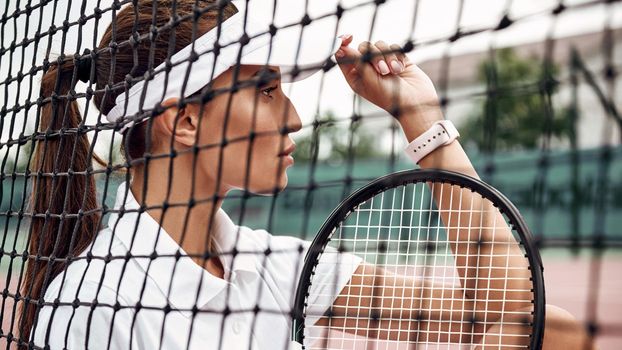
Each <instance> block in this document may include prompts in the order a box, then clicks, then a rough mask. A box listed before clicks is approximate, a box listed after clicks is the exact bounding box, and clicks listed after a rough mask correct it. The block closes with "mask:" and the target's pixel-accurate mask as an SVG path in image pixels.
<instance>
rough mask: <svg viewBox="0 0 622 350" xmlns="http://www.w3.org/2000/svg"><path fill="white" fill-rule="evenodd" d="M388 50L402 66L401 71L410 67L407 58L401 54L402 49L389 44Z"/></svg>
mask: <svg viewBox="0 0 622 350" xmlns="http://www.w3.org/2000/svg"><path fill="white" fill-rule="evenodd" d="M390 48H391V51H393V52H394V54H395V56H396V57H397V59H398V60H399V61H400V63H401V64H402V70H403V69H406V67H408V66H409V65H410V60H409V59H408V56H407V55H406V54H405V53H403V52H402V47H401V46H399V45H398V44H391V46H390Z"/></svg>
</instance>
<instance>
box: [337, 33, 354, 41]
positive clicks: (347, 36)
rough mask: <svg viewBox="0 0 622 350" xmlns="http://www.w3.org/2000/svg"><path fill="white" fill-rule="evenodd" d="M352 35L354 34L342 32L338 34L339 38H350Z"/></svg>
mask: <svg viewBox="0 0 622 350" xmlns="http://www.w3.org/2000/svg"><path fill="white" fill-rule="evenodd" d="M351 37H352V34H341V35H340V36H338V38H341V39H342V40H348V39H350V38H351Z"/></svg>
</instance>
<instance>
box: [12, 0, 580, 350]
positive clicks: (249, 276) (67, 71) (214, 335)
mask: <svg viewBox="0 0 622 350" xmlns="http://www.w3.org/2000/svg"><path fill="white" fill-rule="evenodd" d="M207 3H208V4H209V5H213V6H212V8H211V9H210V10H209V11H205V12H203V13H200V16H198V20H197V25H196V27H195V26H193V24H192V20H191V18H192V17H193V16H194V15H196V12H194V11H193V4H194V1H191V0H184V1H176V2H174V3H169V1H158V2H157V8H156V6H154V5H156V3H152V2H151V1H138V2H137V3H136V5H135V6H136V7H135V8H134V7H133V6H132V5H128V6H127V7H125V8H123V9H121V10H120V11H119V12H118V13H117V14H116V27H115V30H114V31H113V30H112V27H109V28H108V29H107V30H106V32H105V33H104V36H103V38H102V40H101V42H100V44H99V49H104V48H111V49H110V50H102V51H101V52H100V53H98V54H97V60H96V61H95V62H96V64H95V65H94V66H91V67H90V70H88V73H90V74H85V73H84V69H80V67H75V66H74V63H73V62H72V61H71V60H66V62H63V63H62V64H60V61H59V62H58V63H51V64H50V65H49V67H48V68H49V69H48V70H47V71H46V72H45V74H44V76H43V80H42V87H41V89H42V96H43V97H44V98H48V99H47V100H45V101H44V104H43V105H42V109H41V127H40V130H41V131H48V130H49V131H50V133H48V134H46V138H45V139H44V140H43V141H41V142H39V143H38V145H37V149H36V155H35V160H34V162H33V164H35V167H36V171H40V172H41V173H47V174H55V175H56V176H52V177H41V178H37V180H36V182H35V186H34V190H33V197H32V204H33V210H34V212H35V213H38V214H40V215H35V216H33V223H32V228H33V229H32V232H31V237H30V246H29V251H30V252H31V254H33V255H35V257H34V258H32V259H29V260H28V262H27V271H26V275H25V276H26V278H25V280H24V281H25V282H24V284H23V286H22V290H21V295H23V296H24V297H23V303H21V309H22V316H21V320H20V343H19V344H20V345H21V346H26V345H36V346H42V347H43V346H45V345H48V346H49V347H50V348H52V349H56V348H69V349H74V348H111V349H125V348H139V349H153V348H164V349H182V348H209V349H211V348H222V349H237V348H239V349H248V348H253V349H267V348H269V349H285V348H287V347H288V346H289V345H290V344H289V334H290V332H289V327H290V326H291V325H290V317H289V312H290V311H291V305H292V303H293V293H294V291H295V283H296V281H297V279H296V278H295V276H296V275H295V274H296V273H298V271H299V270H298V268H299V267H300V266H299V264H300V262H301V260H302V257H303V256H304V253H305V249H306V248H307V247H308V242H305V241H302V240H300V239H297V238H293V237H277V236H274V237H273V236H272V235H270V234H269V233H268V232H266V231H264V230H251V229H249V228H246V227H240V226H237V225H235V224H234V223H233V222H232V221H231V220H230V219H229V217H228V216H227V214H226V213H225V212H224V211H223V210H222V209H221V208H220V206H221V203H222V200H223V198H224V197H225V195H226V194H227V192H228V191H230V190H232V189H247V190H248V191H250V192H253V193H262V194H271V193H275V192H278V191H281V190H282V189H283V188H284V187H285V186H286V184H287V174H286V172H285V170H286V168H287V167H289V166H290V165H291V164H292V158H291V157H290V156H289V155H290V154H291V152H293V150H294V147H295V146H294V143H293V142H292V141H291V139H290V138H289V133H291V132H295V131H297V130H299V129H300V128H301V122H300V118H299V117H298V115H297V112H296V109H295V108H294V106H293V105H292V104H291V102H290V101H289V99H288V98H287V97H286V96H285V95H284V94H283V91H282V90H281V86H280V83H281V82H282V81H281V80H279V74H281V73H282V70H281V68H282V67H279V66H269V67H268V68H269V69H270V72H268V73H266V71H265V70H264V69H263V67H262V66H261V65H252V64H242V65H236V66H232V67H230V68H228V69H227V70H225V71H223V72H221V73H220V74H215V75H214V76H212V77H210V76H209V75H208V76H206V77H205V78H204V83H203V84H205V85H206V88H204V89H201V90H198V91H196V90H195V91H196V92H195V93H194V94H192V95H191V96H189V97H188V98H187V100H186V101H180V100H179V99H178V98H175V97H171V98H167V99H164V100H163V101H162V105H163V106H165V108H163V109H161V110H158V111H157V113H154V115H153V117H152V118H148V121H147V122H144V121H143V122H141V121H140V120H132V121H131V122H129V123H125V124H123V125H122V128H121V130H123V142H122V149H123V151H124V153H125V157H126V159H127V161H128V168H129V172H128V173H127V177H126V181H125V182H124V183H122V184H121V185H120V186H119V188H118V191H117V197H116V203H115V206H114V208H112V209H106V208H104V210H107V212H110V218H109V221H108V226H107V227H104V228H101V227H100V226H101V221H102V208H101V207H100V205H99V204H98V203H97V197H96V192H95V187H94V181H93V178H92V176H91V174H92V172H90V170H91V155H92V149H91V148H90V147H91V146H90V145H89V142H88V140H87V138H86V135H85V133H84V130H83V128H82V127H81V125H82V120H81V116H80V114H79V111H78V108H77V106H76V104H75V101H73V100H74V99H75V98H73V97H72V96H75V95H73V94H72V93H71V92H72V91H73V86H74V84H75V80H76V78H80V79H81V80H85V81H90V83H91V84H93V85H94V86H95V88H96V89H95V91H94V92H93V91H92V90H89V92H87V94H86V98H87V99H90V98H91V97H92V98H93V99H94V101H95V105H96V106H97V107H98V109H99V110H100V111H101V112H102V113H103V114H106V115H108V117H110V116H111V115H118V116H122V115H123V114H124V113H122V112H119V108H121V110H125V109H129V108H133V107H132V104H131V103H126V104H125V105H123V104H120V103H119V101H122V99H121V100H119V98H118V96H122V95H123V94H125V93H126V91H125V90H124V89H115V86H113V85H112V84H109V83H110V82H111V83H118V82H123V81H127V80H126V79H127V77H128V76H131V77H141V76H142V75H143V74H144V73H145V72H147V70H148V69H149V67H155V66H157V65H159V64H161V63H162V62H164V61H165V59H166V58H167V57H168V55H169V54H170V53H169V52H168V50H169V49H168V47H169V43H174V51H175V52H181V50H183V49H184V48H187V47H189V46H190V45H192V43H193V40H194V38H197V37H201V36H202V35H203V34H206V33H210V32H212V29H215V28H217V27H218V23H219V21H220V22H221V23H225V24H226V23H227V22H228V19H229V18H232V17H233V16H234V14H235V13H236V12H238V10H239V9H236V7H235V6H234V5H233V4H231V3H227V2H216V1H207ZM219 4H223V5H224V7H223V8H222V9H219V6H218V5H219ZM173 5H174V6H173ZM207 7H208V6H205V8H207ZM173 8H175V10H172V9H173ZM154 9H155V15H154V12H153V11H154ZM172 11H175V13H176V16H178V17H177V18H186V20H180V21H179V23H178V25H177V26H176V28H175V33H174V37H172V33H171V31H170V26H168V27H167V23H169V21H170V18H172V17H173V13H172ZM223 21H224V22H223ZM223 25H224V24H223ZM137 28H139V29H143V28H164V30H161V31H158V32H157V37H156V39H155V45H153V46H152V45H150V41H149V40H145V41H142V42H141V41H140V40H138V39H136V38H135V36H134V35H133V33H134V31H136V29H137ZM167 28H168V29H167ZM144 32H145V33H146V32H147V31H146V30H145V31H144ZM152 34H153V32H152ZM154 35H155V34H154ZM126 38H132V41H131V43H132V45H125V46H121V45H115V44H113V43H114V42H117V41H120V40H125V39H126ZM172 39H173V40H172ZM341 39H342V42H341V46H340V48H339V51H337V52H336V53H335V56H336V57H337V59H338V62H339V68H340V70H341V72H342V73H343V75H344V77H345V79H346V80H347V82H348V83H349V85H350V86H351V87H352V89H353V90H354V92H356V93H357V94H359V95H361V96H362V97H364V98H366V99H367V100H369V101H371V102H372V103H374V104H376V105H378V106H379V107H381V108H383V109H385V110H387V111H388V112H391V113H393V114H394V115H395V116H396V118H398V121H399V123H400V125H401V126H402V128H403V130H404V133H405V135H406V138H407V139H408V141H409V142H410V141H412V140H414V139H415V138H416V137H417V136H418V135H420V134H422V133H423V132H424V131H425V130H427V129H428V128H429V127H430V126H431V125H432V124H433V123H434V122H436V121H438V120H441V119H442V113H441V111H440V108H439V106H438V98H437V96H436V92H435V90H434V87H433V85H432V83H431V82H430V80H429V78H428V77H427V76H426V75H425V74H424V73H423V72H422V71H421V70H419V69H418V68H417V67H416V66H415V65H414V64H412V63H411V62H410V61H409V60H408V57H407V56H405V55H403V54H386V55H384V56H382V55H381V56H376V57H375V58H374V59H373V60H372V61H371V62H366V63H361V64H357V63H355V62H360V61H361V57H362V55H363V54H364V53H365V52H366V51H368V50H371V51H372V53H377V52H380V51H387V50H389V49H395V48H396V47H395V46H393V45H387V44H385V43H384V42H381V41H379V42H376V43H375V44H371V43H362V44H361V45H360V46H359V47H358V49H354V48H351V47H349V44H350V43H351V42H352V39H353V38H352V37H351V36H343V37H342V38H341ZM130 46H134V47H133V48H132V47H130ZM134 51H135V52H134ZM113 54H114V65H113V64H112V63H113V57H112V55H113ZM80 62H82V61H80ZM111 67H114V70H111ZM76 71H78V76H76ZM173 78H174V77H173ZM202 78H203V77H202ZM184 79H186V80H187V79H188V77H184ZM191 80H193V81H196V79H195V78H194V76H193V78H192V79H191ZM232 81H234V82H235V81H253V82H256V83H257V86H246V87H242V88H239V87H235V88H232V83H231V82H232ZM208 83H209V84H208ZM396 83H397V84H399V86H398V88H397V89H395V84H396ZM152 86H153V87H154V88H155V89H160V88H162V86H161V85H158V84H152ZM116 87H118V85H117V86H116ZM148 88H149V87H145V89H148ZM162 89H164V90H166V89H167V88H166V87H163V88H162ZM210 90H211V91H221V93H217V94H212V95H210V98H209V100H208V101H205V102H206V103H201V97H202V96H203V92H204V91H210ZM395 91H399V96H397V97H398V99H397V100H395V99H394V98H395V97H396V96H395ZM64 95H69V98H59V97H58V96H64ZM130 95H131V94H128V99H130V98H132V96H134V95H132V96H130ZM145 95H146V97H145ZM156 95H157V94H154V93H151V92H149V93H146V94H143V96H142V97H141V98H147V99H149V98H150V97H153V96H156ZM160 96H161V95H160ZM394 101H398V102H399V105H397V106H396V107H398V108H397V109H396V108H394V106H393V102H394ZM119 106H122V107H119ZM128 106H129V107H128ZM134 107H135V106H134ZM396 111H400V113H399V115H398V113H397V112H396ZM126 114H128V115H129V114H131V113H126ZM122 122H123V120H122V119H119V123H122ZM118 125H121V124H118ZM61 129H62V130H65V131H67V132H65V133H64V134H61V135H59V133H58V130H61ZM71 131H73V133H72V132H71ZM76 134H78V136H75V135H76ZM96 160H97V158H96ZM420 165H421V166H422V167H423V168H427V167H435V168H443V169H448V170H454V171H459V172H462V173H465V174H468V175H471V176H477V174H476V173H475V171H474V169H473V167H472V165H471V163H470V162H469V160H468V158H467V156H466V155H465V153H464V151H463V150H462V148H461V147H460V144H459V143H458V142H453V143H451V144H450V145H447V146H444V147H441V148H438V149H436V150H435V151H434V152H432V153H430V154H429V155H428V156H426V157H425V158H423V159H422V160H421V162H420ZM34 252H36V253H34ZM249 252H251V253H252V252H255V253H257V252H260V253H261V254H249ZM40 257H49V259H41V258H40ZM354 267H355V268H356V269H357V271H358V270H359V269H362V268H366V267H365V266H364V265H360V266H358V265H356V264H355V265H354ZM324 272H325V275H326V276H331V277H330V278H332V276H333V275H334V274H337V275H339V276H343V278H342V280H341V281H339V284H340V286H342V287H345V286H346V285H347V284H348V283H349V280H350V276H352V274H353V273H354V272H355V271H352V270H347V271H324ZM344 272H345V273H344ZM359 282H360V281H359ZM359 282H357V283H359ZM330 302H332V301H330ZM334 302H335V303H340V302H342V301H340V300H339V299H337V300H335V301H334ZM324 306H325V307H328V306H329V305H324ZM550 324H556V325H559V324H564V325H565V327H562V328H554V327H549V326H548V325H550ZM545 334H546V337H545V348H547V349H554V348H561V347H562V346H566V347H567V348H568V349H573V348H580V347H581V346H582V345H584V344H586V343H584V342H585V341H586V336H585V334H584V332H582V330H581V329H580V327H578V326H577V325H576V323H575V322H574V321H573V320H572V318H571V316H569V315H568V314H567V313H565V312H564V311H562V310H559V309H557V308H554V307H549V308H547V330H546V333H545Z"/></svg>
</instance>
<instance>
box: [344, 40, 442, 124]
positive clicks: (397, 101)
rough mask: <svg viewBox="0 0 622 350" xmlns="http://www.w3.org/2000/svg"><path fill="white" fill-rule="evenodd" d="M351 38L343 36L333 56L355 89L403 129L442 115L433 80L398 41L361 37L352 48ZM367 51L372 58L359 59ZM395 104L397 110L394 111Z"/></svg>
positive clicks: (436, 118)
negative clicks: (394, 118)
mask: <svg viewBox="0 0 622 350" xmlns="http://www.w3.org/2000/svg"><path fill="white" fill-rule="evenodd" d="M352 39H353V38H352V35H343V36H342V44H341V48H340V49H339V50H338V51H337V53H336V54H335V57H336V58H337V63H338V65H339V68H340V69H341V71H342V72H343V75H344V76H345V78H346V81H347V82H348V84H349V85H350V87H351V88H352V90H353V91H354V92H356V93H357V94H359V95H360V96H361V97H363V98H365V99H367V100H369V101H370V102H372V103H373V104H375V105H377V106H378V107H380V108H382V109H384V110H385V111H387V112H389V113H391V114H392V115H393V116H394V117H396V118H397V119H398V121H399V122H400V123H401V124H402V126H403V127H404V129H405V131H406V127H408V128H409V129H411V130H413V132H414V133H419V132H424V131H425V130H427V129H428V127H429V126H430V125H431V124H432V123H434V122H435V121H437V120H442V119H443V116H442V113H441V111H440V107H439V102H438V96H437V94H436V89H435V88H434V84H432V81H431V80H430V78H429V77H428V76H427V75H426V74H425V73H424V72H423V71H422V70H421V69H419V67H417V66H416V65H415V64H414V63H412V62H411V61H410V59H409V58H408V56H407V55H405V54H404V53H402V52H399V50H400V46H399V45H397V44H391V45H388V44H386V43H385V42H384V41H377V42H376V43H375V44H372V43H370V42H368V41H364V42H362V43H360V44H359V46H358V49H353V48H351V47H349V46H348V45H350V43H351V42H352ZM368 51H369V52H370V53H371V55H372V56H373V58H372V59H371V61H369V62H362V56H363V55H364V54H365V53H366V52H368ZM389 51H396V52H394V53H388V52H389ZM395 107H397V108H398V110H397V111H399V114H397V113H395V112H396V110H395Z"/></svg>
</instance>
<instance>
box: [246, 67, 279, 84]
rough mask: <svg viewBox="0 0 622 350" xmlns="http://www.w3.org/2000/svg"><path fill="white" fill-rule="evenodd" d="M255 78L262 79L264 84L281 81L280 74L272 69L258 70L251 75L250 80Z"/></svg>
mask: <svg viewBox="0 0 622 350" xmlns="http://www.w3.org/2000/svg"><path fill="white" fill-rule="evenodd" d="M256 76H260V79H263V80H264V81H265V82H268V81H272V80H275V79H281V73H279V72H278V71H277V70H275V69H272V68H260V69H259V70H258V71H256V72H255V73H254V74H253V75H251V78H254V77H256Z"/></svg>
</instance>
